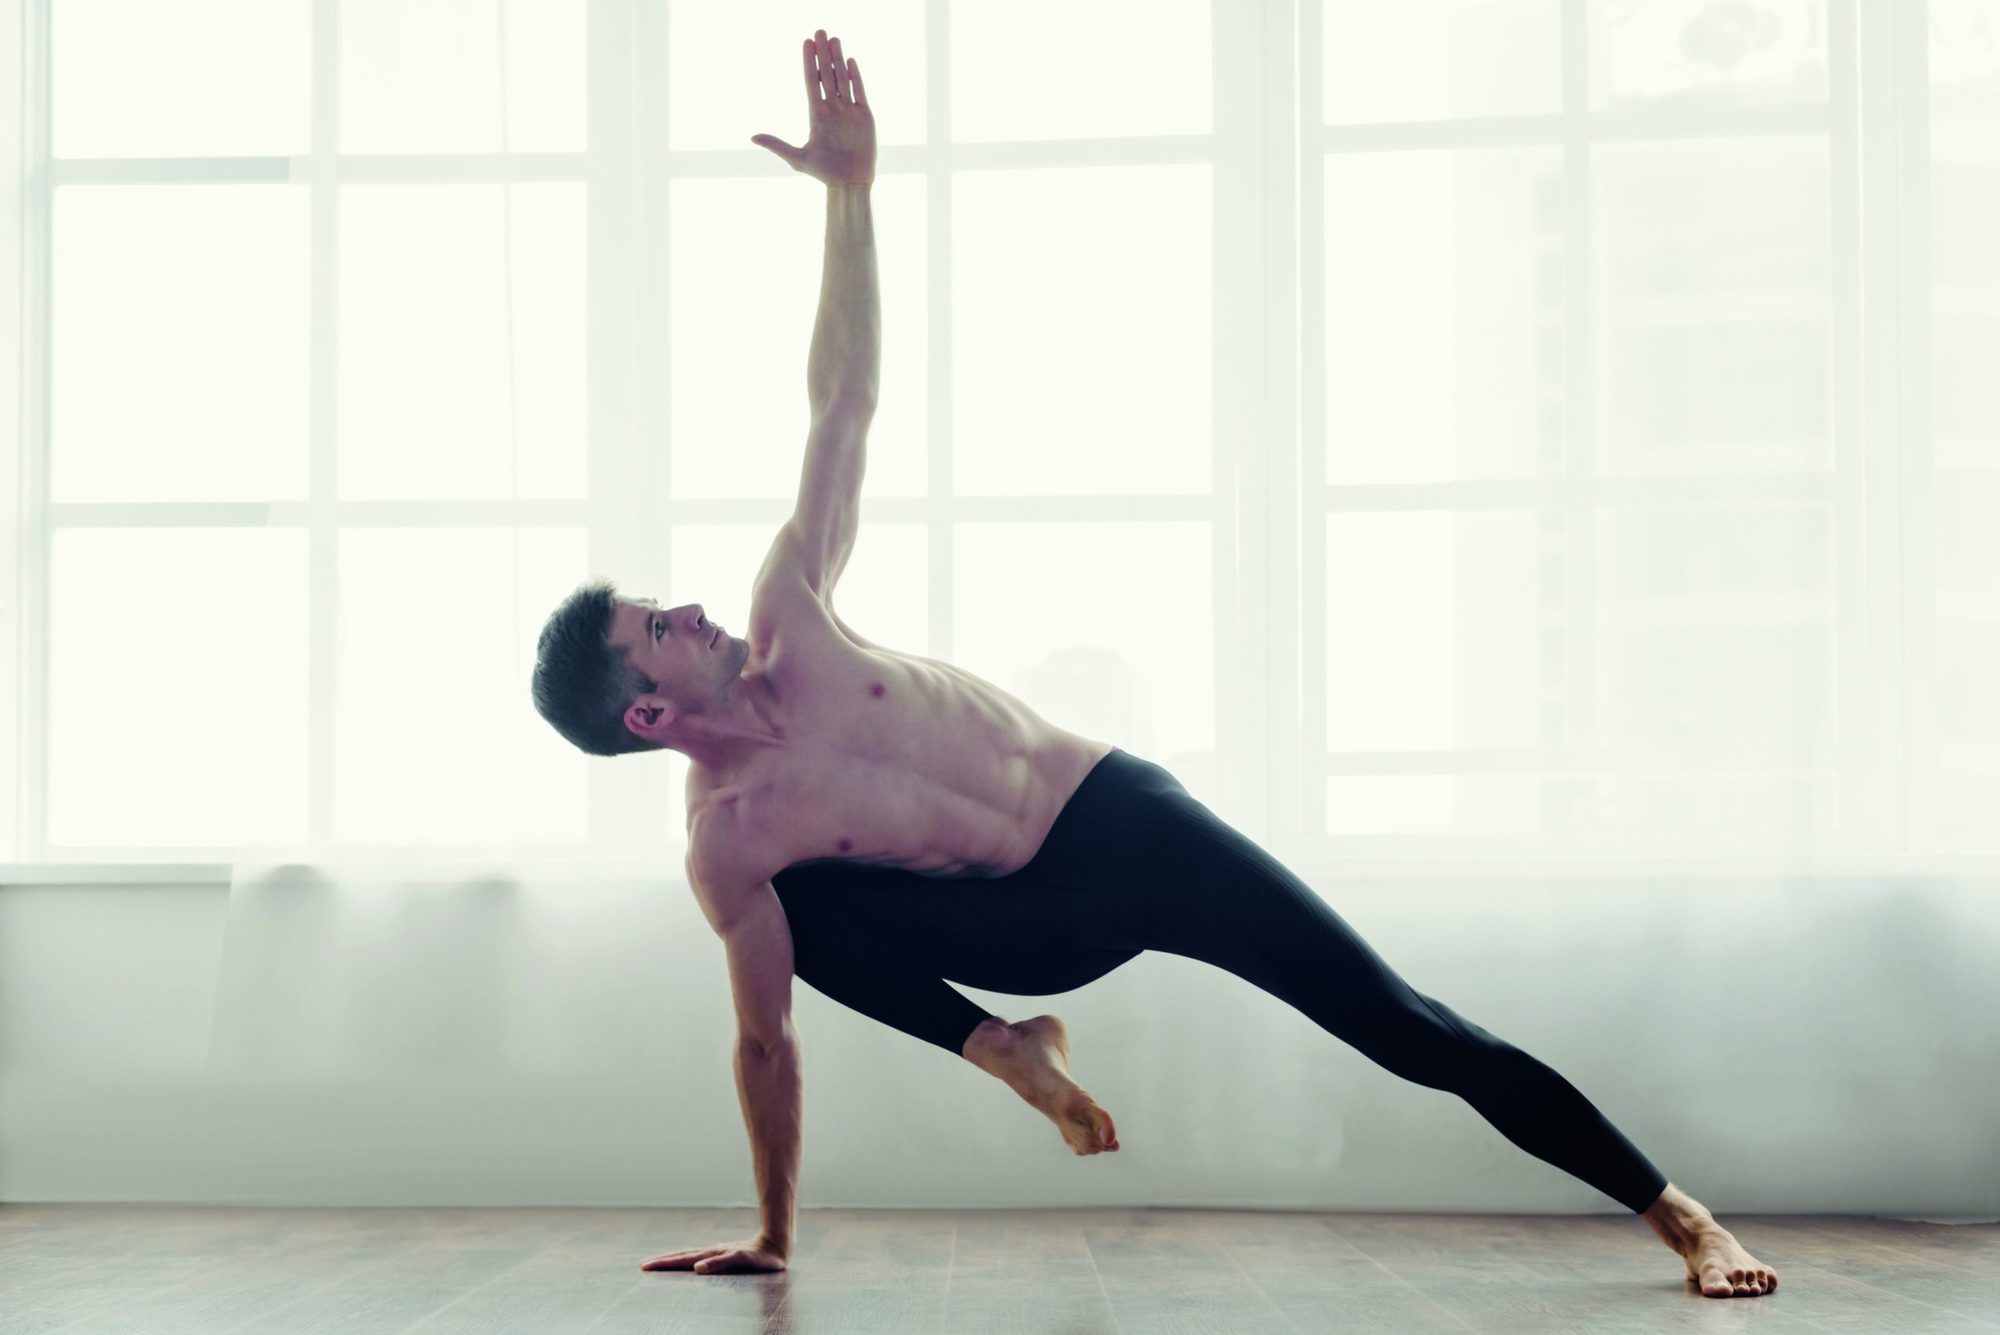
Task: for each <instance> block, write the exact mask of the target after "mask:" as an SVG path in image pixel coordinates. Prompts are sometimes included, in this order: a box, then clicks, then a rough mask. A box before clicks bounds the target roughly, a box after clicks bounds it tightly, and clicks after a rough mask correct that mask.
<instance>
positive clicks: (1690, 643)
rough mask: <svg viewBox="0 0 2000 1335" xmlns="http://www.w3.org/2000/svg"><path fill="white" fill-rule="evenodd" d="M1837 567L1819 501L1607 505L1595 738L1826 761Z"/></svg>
mask: <svg viewBox="0 0 2000 1335" xmlns="http://www.w3.org/2000/svg"><path fill="white" fill-rule="evenodd" d="M1833 571H1834V558H1833V521H1832V516H1831V513H1830V512H1829V511H1828V510H1827V509H1826V508H1825V507H1822V506H1793V507H1787V508H1782V509H1781V508H1775V507H1732V508H1728V509H1723V508H1713V509H1699V510H1697V509H1666V508H1660V509H1653V508H1647V509H1617V510H1607V511H1604V512H1603V513H1601V514H1599V515H1598V517H1597V580H1598V587H1597V626H1598V633H1599V642H1600V645H1601V651H1600V657H1599V661H1598V665H1597V673H1596V676H1597V706H1598V712H1597V732H1598V740H1599V741H1600V742H1601V743H1603V744H1605V745H1610V746H1620V745H1629V746H1718V745H1719V746H1732V747H1734V746H1746V747H1755V748H1758V749H1760V750H1761V749H1771V750H1777V751H1780V752H1785V751H1797V750H1801V749H1807V750H1810V749H1815V748H1820V749H1821V750H1820V752H1819V753H1820V754H1821V755H1822V756H1824V757H1825V758H1826V759H1827V760H1828V762H1829V763H1830V762H1831V759H1832V757H1831V755H1830V750H1831V748H1832V746H1833V745H1834V737H1835V722H1836V719H1835V714H1834V708H1835V696H1834V683H1835V677H1834V660H1833V655H1834V634H1833V631H1834V577H1833Z"/></svg>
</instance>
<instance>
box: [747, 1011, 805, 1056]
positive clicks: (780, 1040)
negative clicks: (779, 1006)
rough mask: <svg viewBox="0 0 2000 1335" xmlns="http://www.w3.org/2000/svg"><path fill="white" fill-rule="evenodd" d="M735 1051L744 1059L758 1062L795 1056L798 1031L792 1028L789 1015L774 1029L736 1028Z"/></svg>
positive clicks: (797, 1047) (797, 1044)
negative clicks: (755, 1059)
mask: <svg viewBox="0 0 2000 1335" xmlns="http://www.w3.org/2000/svg"><path fill="white" fill-rule="evenodd" d="M736 1049H737V1051H739V1052H741V1053H742V1054H743V1055H744V1056H746V1057H756V1058H758V1059H759V1060H768V1059H770V1058H772V1057H785V1056H796V1055H797V1054H798V1050H799V1034H798V1030H796V1029H794V1028H792V1017H791V1016H789V1015H787V1016H786V1017H784V1020H783V1022H782V1023H780V1024H779V1026H778V1027H777V1028H776V1029H754V1030H753V1029H749V1028H738V1030H737V1031H736Z"/></svg>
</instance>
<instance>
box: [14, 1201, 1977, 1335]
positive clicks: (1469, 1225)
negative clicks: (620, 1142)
mask: <svg viewBox="0 0 2000 1335" xmlns="http://www.w3.org/2000/svg"><path fill="white" fill-rule="evenodd" d="M754 1218H755V1216H754V1214H753V1213H752V1212H751V1211H749V1210H675V1209H662V1210H639V1209H395V1208H385V1209H261V1208H240V1207H195V1206H154V1205H0V1332H4V1333H5V1335H26V1333H27V1332H43V1331H65V1332H72V1333H74V1335H82V1333H84V1332H88V1333H89V1335H97V1333H98V1332H116V1331H137V1330H142V1329H143V1330H147V1331H188V1332H200V1333H201V1335H219V1333H220V1332H224V1331H252V1332H259V1335H262V1333H263V1332H286V1333H287V1335H292V1333H293V1332H303V1331H421V1332H424V1333H425V1335H444V1332H448V1331H476V1332H479V1333H480V1335H497V1333H498V1332H503V1331H522V1332H534V1333H535V1335H551V1333H552V1332H572V1331H575V1332H581V1331H592V1332H605V1333H606V1335H609V1333H610V1332H622V1331H648V1332H690V1335H718V1333H724V1332H743V1333H744V1335H749V1333H750V1332H779V1331H797V1332H816V1331H854V1332H867V1335H877V1333H879V1332H889V1331H920V1332H925V1335H930V1333H931V1332H940V1331H954V1332H955V1331H995V1332H999V1331H1064V1332H1079V1333H1080V1332H1092V1331H1115V1332H1124V1333H1125V1335H1141V1333H1145V1335H1150V1333H1151V1332H1155V1331H1174V1332H1194V1331H1215V1332H1227V1335H1250V1333H1253V1332H1264V1331H1271V1332H1280V1331H1282V1332H1293V1331H1332V1330H1340V1331H1395V1332H1399V1333H1400V1332H1414V1331H1464V1330H1493V1331H1535V1332H1546V1331H1579V1332H1604V1331H1619V1330H1635V1331H1636V1330H1643V1331H1658V1330H1706V1329H1713V1330H1740V1329H1744V1328H1745V1326H1746V1323H1753V1324H1755V1325H1756V1327H1757V1328H1758V1329H1760V1330H1765V1331H1805V1330H1844V1331H1895V1332H1909V1331H1995V1330H2000V1225H1992V1224H1981V1225H1956V1226H1954V1225H1943V1224H1909V1223H1897V1222H1893V1221H1887V1220H1875V1219H1865V1218H1858V1217H1853V1216H1846V1215H1770V1216H1760V1215H1736V1216H1724V1217H1723V1220H1722V1222H1723V1223H1724V1224H1726V1225H1728V1226H1729V1227H1730V1228H1731V1229H1732V1230H1733V1231H1734V1232H1735V1233H1736V1236H1737V1238H1738V1239H1739V1240H1740V1241H1742V1242H1743V1244H1744V1245H1745V1246H1746V1247H1748V1248H1749V1249H1750V1251H1751V1253H1752V1254H1753V1255H1755V1256H1757V1257H1758V1258H1759V1259H1760V1260H1763V1261H1765V1262H1767V1263H1769V1264H1770V1265H1771V1266H1773V1267H1774V1268H1775V1269H1776V1270H1777V1271H1778V1276H1779V1281H1778V1289H1777V1291H1776V1292H1775V1293H1772V1294H1770V1295H1768V1296H1765V1297H1757V1298H1751V1297H1742V1298H1728V1299H1720V1298H1704V1297H1702V1295H1701V1293H1700V1291H1699V1290H1697V1289H1696V1288H1695V1286H1694V1285H1693V1284H1692V1283H1689V1282H1687V1281H1686V1280H1685V1279H1684V1278H1683V1271H1682V1268H1681V1262H1680V1259H1679V1258H1678V1257H1676V1256H1675V1255H1674V1254H1673V1253H1672V1252H1670V1251H1668V1250H1667V1248H1666V1247H1665V1245H1664V1244H1662V1243H1661V1242H1660V1241H1659V1239H1658V1238H1657V1237H1655V1236H1654V1234H1653V1232H1652V1230H1650V1229H1649V1228H1647V1227H1646V1224H1645V1222H1644V1221H1643V1220H1641V1219H1638V1218H1636V1217H1634V1216H1630V1215H1615V1216H1614V1215H1595V1216H1569V1217H1555V1216H1547V1215H1394V1214H1305V1213H1267V1212H1260V1211H1233V1210H1141V1209H1102V1210H831V1209H828V1210H819V1209H815V1210H806V1211H803V1212H801V1216H800V1237H799V1245H798V1247H797V1248H796V1249H795V1251H794V1253H793V1256H792V1268H791V1269H790V1270H789V1271H787V1272H784V1273H781V1274H773V1275H754V1276H752V1275H741V1276H706V1275H694V1274H690V1273H678V1272H677V1273H661V1272H641V1271H640V1269H639V1263H640V1262H641V1261H643V1260H645V1259H646V1258H648V1257H650V1256H656V1255H659V1254H661V1253H663V1252H668V1251H674V1250H678V1249H679V1248H682V1247H691V1246H701V1245H708V1244H712V1243H719V1242H724V1241H728V1240H732V1239H736V1238H741V1237H744V1236H746V1235H747V1234H748V1233H750V1232H752V1231H753V1228H752V1225H753V1223H754Z"/></svg>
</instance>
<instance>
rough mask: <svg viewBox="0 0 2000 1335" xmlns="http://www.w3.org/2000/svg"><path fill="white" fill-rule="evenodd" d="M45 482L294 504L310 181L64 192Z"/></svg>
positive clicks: (301, 491)
mask: <svg viewBox="0 0 2000 1335" xmlns="http://www.w3.org/2000/svg"><path fill="white" fill-rule="evenodd" d="M54 229H55V233H54V238H53V257H52V258H53V269H54V287H53V293H52V299H53V302H54V306H53V312H52V318H53V324H54V331H53V346H52V349H51V356H52V365H51V370H50V376H51V384H50V395H51V399H52V418H51V423H50V426H51V432H52V440H53V445H54V448H53V451H52V453H53V459H52V463H51V477H50V495H51V496H52V498H53V499H55V500H56V501H58V502H64V501H140V500H146V501H170V500H171V501H189V500H211V501H256V500H297V499H302V498H303V497H304V496H305V491H306V443H307V436H308V428H309V418H308V409H307V385H308V377H309V374H310V370H311V367H310V363H309V358H308V354H307V336H308V314H307V307H308V304H309V300H310V285H311V278H312V266H311V264H310V263H309V260H308V240H307V236H308V231H307V229H308V216H307V196H306V187H304V186H302V185H90V186H63V187H61V188H60V189H58V190H57V191H56V192H55V202H54Z"/></svg>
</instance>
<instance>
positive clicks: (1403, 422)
mask: <svg viewBox="0 0 2000 1335" xmlns="http://www.w3.org/2000/svg"><path fill="white" fill-rule="evenodd" d="M1562 190H1563V182H1562V158H1561V154H1560V151H1559V150H1557V149H1554V148H1534V149H1493V150H1479V151H1474V152H1461V153H1440V152H1421V153H1357V154H1334V155H1332V156H1330V157H1328V158H1327V160H1326V200H1327V209H1326V381H1325V384H1326V433H1327V439H1326V471H1327V480H1328V481H1330V482H1440V481H1449V480H1454V479H1461V478H1491V477H1519V476H1530V475H1534V474H1537V473H1540V474H1560V473H1561V472H1562V467H1563V438H1562V426H1563V268H1562V266H1563V244H1562V239H1563V231H1562V228H1563V209H1562Z"/></svg>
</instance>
